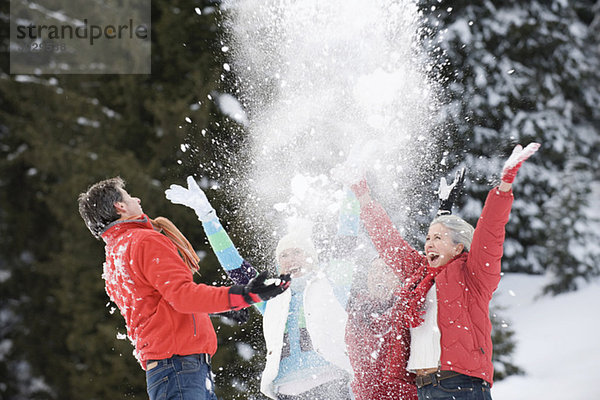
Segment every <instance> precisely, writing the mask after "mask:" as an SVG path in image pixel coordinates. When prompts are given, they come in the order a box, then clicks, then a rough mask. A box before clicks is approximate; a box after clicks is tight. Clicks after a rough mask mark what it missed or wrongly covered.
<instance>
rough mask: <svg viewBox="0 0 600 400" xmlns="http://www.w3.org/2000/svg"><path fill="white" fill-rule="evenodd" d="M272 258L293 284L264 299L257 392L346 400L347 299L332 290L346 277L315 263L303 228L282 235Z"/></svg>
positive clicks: (281, 396) (348, 376)
mask: <svg viewBox="0 0 600 400" xmlns="http://www.w3.org/2000/svg"><path fill="white" fill-rule="evenodd" d="M276 258H277V263H278V266H279V269H280V272H281V273H282V274H291V276H292V284H291V286H290V290H288V291H287V293H286V294H285V296H279V298H277V299H274V300H276V301H268V302H267V303H266V308H265V312H264V315H263V332H264V336H265V342H266V346H267V361H266V366H265V370H264V372H263V375H262V380H261V391H262V392H263V393H264V394H266V395H267V396H269V397H270V398H272V399H311V400H314V399H340V400H341V399H350V398H351V395H350V392H349V381H350V379H351V373H352V370H351V367H350V361H349V359H348V356H347V353H346V347H345V342H344V329H345V325H346V320H347V316H346V312H345V309H344V307H345V300H346V299H345V298H343V295H341V294H340V293H341V291H337V292H338V293H337V296H336V293H335V292H336V290H334V288H335V287H336V286H338V287H339V286H343V285H344V282H340V281H341V280H343V281H345V279H344V276H343V275H341V274H330V275H331V276H328V274H327V268H324V269H323V270H320V269H319V268H318V267H317V265H318V256H317V252H316V251H315V248H314V245H313V243H312V241H311V240H310V237H309V235H308V234H307V233H303V232H302V231H301V230H299V231H295V232H292V233H289V234H287V235H286V236H284V237H283V238H281V240H280V241H279V243H278V245H277V249H276Z"/></svg>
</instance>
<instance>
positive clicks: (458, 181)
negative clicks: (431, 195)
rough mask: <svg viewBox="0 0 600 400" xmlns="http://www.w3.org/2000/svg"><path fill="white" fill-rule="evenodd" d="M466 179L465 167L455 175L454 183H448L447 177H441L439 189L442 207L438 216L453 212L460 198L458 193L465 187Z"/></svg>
mask: <svg viewBox="0 0 600 400" xmlns="http://www.w3.org/2000/svg"><path fill="white" fill-rule="evenodd" d="M464 181H465V168H464V167H463V168H461V169H459V170H458V171H456V176H455V177H454V182H452V184H450V185H448V184H447V183H446V178H442V179H440V188H439V189H438V196H439V199H440V208H439V210H438V212H437V215H438V216H440V215H449V214H452V205H453V204H454V202H455V201H456V199H457V198H458V195H459V194H460V191H461V190H462V188H463V183H464Z"/></svg>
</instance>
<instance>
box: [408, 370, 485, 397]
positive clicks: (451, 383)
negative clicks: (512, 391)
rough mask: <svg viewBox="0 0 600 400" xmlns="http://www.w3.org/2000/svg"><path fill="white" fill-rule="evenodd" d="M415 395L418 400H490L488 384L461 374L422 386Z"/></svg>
mask: <svg viewBox="0 0 600 400" xmlns="http://www.w3.org/2000/svg"><path fill="white" fill-rule="evenodd" d="M417 393H418V395H419V400H426V399H427V400H492V395H491V393H490V384H489V383H487V382H486V381H484V380H483V379H479V378H474V377H472V376H468V375H462V374H461V375H457V376H453V377H452V378H448V379H443V380H441V381H439V382H434V383H433V384H431V385H426V386H423V387H422V388H419V389H417Z"/></svg>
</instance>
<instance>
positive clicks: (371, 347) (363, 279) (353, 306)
mask: <svg viewBox="0 0 600 400" xmlns="http://www.w3.org/2000/svg"><path fill="white" fill-rule="evenodd" d="M361 272H362V271H356V272H355V276H354V284H353V287H352V291H351V295H350V297H349V299H348V306H347V310H348V322H347V324H346V345H347V349H348V356H349V358H350V363H351V364H352V369H353V370H354V379H353V380H352V393H353V394H354V397H355V398H356V400H398V399H401V400H416V399H417V389H416V386H415V376H414V374H412V373H409V372H408V371H407V370H406V363H407V361H408V349H409V346H410V340H409V339H410V336H409V332H408V329H407V328H406V326H405V324H403V323H402V320H401V319H398V320H394V318H397V317H398V313H397V312H395V310H394V306H395V304H394V299H395V298H397V295H398V294H399V291H400V290H401V289H402V285H401V281H400V279H399V278H398V277H397V276H396V275H395V274H393V273H392V270H391V269H390V267H388V266H387V265H386V264H385V262H384V261H383V260H382V259H381V258H376V259H375V260H373V261H372V262H371V265H369V267H368V269H367V271H364V272H365V273H361ZM364 275H366V276H364Z"/></svg>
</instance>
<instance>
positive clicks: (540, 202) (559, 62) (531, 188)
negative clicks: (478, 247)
mask: <svg viewBox="0 0 600 400" xmlns="http://www.w3.org/2000/svg"><path fill="white" fill-rule="evenodd" d="M598 4H599V3H598V2H597V1H591V0H588V1H584V0H581V1H558V0H555V1H547V2H546V1H531V2H517V1H491V0H480V1H469V2H466V1H458V2H456V1H438V0H436V1H431V0H429V1H421V2H420V5H421V7H422V10H423V12H424V14H425V15H426V17H427V18H428V20H429V24H428V26H429V27H430V29H431V31H430V32H434V34H433V37H434V39H433V40H432V43H431V48H432V54H433V55H434V56H435V57H436V60H435V61H436V65H437V66H438V69H436V70H435V72H434V73H436V74H438V78H439V79H440V80H441V81H442V82H443V83H444V85H445V88H446V89H447V93H446V95H447V102H446V104H445V105H444V107H443V111H444V113H445V117H446V120H445V121H446V122H447V127H448V135H447V138H446V139H447V145H448V146H447V147H450V149H451V150H449V151H450V154H451V155H452V154H454V157H453V158H452V157H450V160H449V161H450V164H451V165H457V164H460V163H464V164H465V165H467V166H468V167H469V169H470V174H469V178H470V179H471V181H472V182H471V183H470V184H468V185H467V190H468V192H469V196H466V197H468V198H469V200H467V202H466V204H464V207H463V214H464V215H465V216H466V217H467V218H476V217H477V215H478V214H479V212H480V210H481V205H482V201H481V200H480V199H483V193H484V191H485V190H487V189H488V188H489V187H490V183H491V182H490V181H489V178H490V171H500V167H501V163H502V162H503V160H504V159H505V157H506V156H507V155H508V154H509V152H510V150H511V149H512V147H513V146H514V145H515V144H516V143H522V144H527V143H529V142H532V141H539V142H541V143H542V148H541V149H540V152H539V153H538V154H536V156H534V157H532V159H531V160H530V161H528V165H527V168H523V171H522V172H521V173H520V174H519V178H518V180H517V182H516V186H515V198H516V201H515V204H514V208H513V212H512V214H511V222H510V223H509V224H508V226H507V240H506V246H505V257H504V269H505V270H506V271H515V272H517V271H518V272H528V273H542V272H545V271H550V272H552V273H554V274H555V275H556V279H555V282H554V283H553V284H552V285H551V286H549V290H551V291H552V292H554V293H559V292H562V291H566V290H574V289H576V288H577V282H578V281H577V278H578V277H579V278H583V279H589V278H591V277H593V276H596V275H598V273H599V266H598V264H597V262H596V263H594V261H593V260H598V259H600V251H599V249H598V246H596V245H595V243H598V241H599V240H600V232H598V226H599V225H597V221H594V220H593V218H590V215H589V210H588V208H589V206H590V201H591V187H592V184H593V182H598V180H599V179H600V176H599V173H598V171H599V170H600V168H599V167H600V159H599V157H598V154H599V150H600V134H599V127H600V74H599V72H598V71H600V52H599V47H598V45H597V39H598V31H597V29H594V27H595V26H596V27H597V26H598V24H599V22H598V20H599V19H598V13H597V11H598V10H599V8H600V7H599V5H598ZM497 178H498V177H497Z"/></svg>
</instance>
